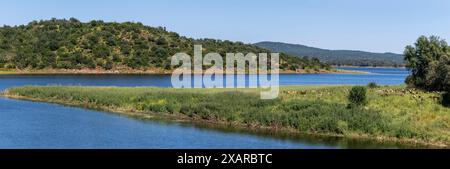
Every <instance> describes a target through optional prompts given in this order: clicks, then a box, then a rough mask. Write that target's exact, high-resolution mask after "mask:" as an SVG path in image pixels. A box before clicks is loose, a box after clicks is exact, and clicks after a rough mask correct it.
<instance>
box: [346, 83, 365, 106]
mask: <svg viewBox="0 0 450 169" xmlns="http://www.w3.org/2000/svg"><path fill="white" fill-rule="evenodd" d="M366 95H367V89H366V87H364V86H355V87H353V88H352V89H351V90H350V93H349V95H348V101H349V102H350V104H349V107H354V106H363V105H366V104H367V96H366Z"/></svg>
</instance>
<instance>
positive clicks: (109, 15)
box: [0, 0, 450, 53]
mask: <svg viewBox="0 0 450 169" xmlns="http://www.w3.org/2000/svg"><path fill="white" fill-rule="evenodd" d="M52 17H55V18H70V17H75V18H78V19H80V20H81V21H89V20H92V19H101V20H105V21H118V22H122V21H139V22H142V23H144V24H146V25H150V26H165V27H167V29H168V30H171V31H175V32H178V33H180V34H181V35H185V36H188V37H194V38H203V37H207V38H219V39H228V40H233V41H242V42H246V43H254V42H259V41H279V42H288V43H297V44H304V45H309V46H314V47H320V48H328V49H356V50H366V51H373V52H387V51H389V52H396V53H401V52H403V48H404V46H405V45H407V44H411V43H413V42H414V41H415V40H416V39H417V37H418V36H419V35H438V36H441V37H442V38H444V39H448V40H450V1H448V0H421V1H419V0H285V1H283V0H258V1H257V0H253V1H252V0H208V1H207V0H160V1H156V0H152V1H150V0H120V1H119V0H76V1H75V0H70V1H69V0H66V1H65V0H9V1H7V0H2V1H0V24H1V25H3V24H6V25H17V24H26V23H28V22H30V21H32V20H40V19H50V18H52Z"/></svg>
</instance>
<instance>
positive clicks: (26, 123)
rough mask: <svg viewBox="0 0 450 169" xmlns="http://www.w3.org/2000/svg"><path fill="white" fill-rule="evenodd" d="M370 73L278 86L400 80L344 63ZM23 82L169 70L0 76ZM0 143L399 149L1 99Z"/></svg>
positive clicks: (132, 78) (3, 81) (401, 73)
mask: <svg viewBox="0 0 450 169" xmlns="http://www.w3.org/2000/svg"><path fill="white" fill-rule="evenodd" d="M342 69H348V70H360V71H367V72H370V73H369V74H303V75H296V74H285V75H280V85H330V84H364V85H365V84H367V83H369V82H376V83H378V84H382V85H395V84H402V83H403V82H404V80H405V78H406V76H407V75H408V74H409V72H408V71H407V70H405V69H395V68H342ZM23 85H85V86H159V87H171V83H170V76H168V75H0V90H4V89H6V88H9V87H14V86H23ZM0 124H1V126H2V127H1V128H0V148H398V147H401V146H400V145H393V144H383V145H381V144H377V143H372V142H361V141H351V140H341V139H331V138H327V139H323V138H313V137H311V136H289V135H279V134H273V133H272V134H270V133H251V132H242V131H233V130H230V129H211V128H208V127H206V128H205V127H201V126H194V125H188V124H180V123H168V122H156V121H141V120H137V119H132V118H128V117H125V116H120V115H115V114H111V113H105V112H98V111H91V110H86V109H81V108H74V107H67V106H61V105H56V104H49V103H37V102H30V101H20V100H12V99H7V98H0Z"/></svg>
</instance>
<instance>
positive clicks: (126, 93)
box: [4, 86, 450, 146]
mask: <svg viewBox="0 0 450 169" xmlns="http://www.w3.org/2000/svg"><path fill="white" fill-rule="evenodd" d="M350 88H351V87H350V86H319V87H312V86H290V87H283V88H281V91H280V92H281V93H280V97H279V98H278V99H275V100H261V99H259V90H258V89H169V88H151V87H137V88H128V87H62V86H48V87H33V86H27V87H18V88H11V89H8V91H7V92H6V93H4V95H5V96H9V97H16V98H23V99H31V100H38V101H46V102H55V103H61V104H68V105H76V106H82V107H86V108H93V109H102V110H108V111H116V112H128V113H134V114H136V115H137V116H145V115H152V116H155V115H156V116H158V115H162V116H164V115H170V116H174V117H179V118H183V119H189V120H194V121H205V122H218V123H232V124H237V125H242V126H250V127H264V128H274V129H275V128H276V129H287V130H290V131H294V132H301V133H310V134H323V135H339V136H344V137H365V138H373V139H378V140H395V141H405V142H409V143H413V142H416V143H419V144H432V145H438V146H449V145H450V108H446V107H443V106H442V105H440V104H439V97H440V95H439V94H438V93H428V92H422V91H417V90H411V89H406V88H405V87H404V86H394V87H377V88H371V89H368V93H367V94H368V95H367V99H368V104H367V105H366V106H362V107H353V108H348V107H347V105H348V101H347V96H348V93H349V90H350Z"/></svg>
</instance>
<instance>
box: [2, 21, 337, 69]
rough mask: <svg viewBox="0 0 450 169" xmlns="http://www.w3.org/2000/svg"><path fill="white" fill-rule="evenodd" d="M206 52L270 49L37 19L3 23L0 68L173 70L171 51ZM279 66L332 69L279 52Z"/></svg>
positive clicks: (138, 26) (158, 30) (131, 26)
mask: <svg viewBox="0 0 450 169" xmlns="http://www.w3.org/2000/svg"><path fill="white" fill-rule="evenodd" d="M196 44H201V45H203V49H204V53H208V52H218V53H220V54H221V55H222V56H225V53H226V52H242V53H244V54H245V53H248V52H253V53H267V52H270V51H269V50H267V49H263V48H259V47H256V46H253V45H250V44H244V43H242V42H231V41H228V40H216V39H193V38H187V37H184V36H180V35H179V34H177V33H175V32H170V31H166V29H165V28H164V27H150V26H145V25H143V24H142V23H134V22H125V23H116V22H104V21H99V20H97V21H90V22H87V23H84V22H80V21H79V20H77V19H75V18H71V19H69V20H66V19H51V20H46V21H33V22H30V23H29V24H27V25H20V26H13V27H12V26H3V27H0V68H9V69H19V70H22V69H32V70H36V69H102V70H118V69H128V70H130V69H131V70H147V69H162V70H172V69H173V68H174V67H172V66H171V65H170V62H171V56H173V55H174V54H175V53H178V52H186V53H188V54H190V55H191V56H192V55H193V50H194V45H196ZM280 59H281V62H282V63H283V64H282V65H281V66H280V68H281V69H283V70H288V69H289V70H297V69H329V68H330V66H329V65H328V64H324V63H321V62H319V61H318V60H315V59H304V58H298V57H295V56H291V55H288V54H283V53H282V54H280Z"/></svg>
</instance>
